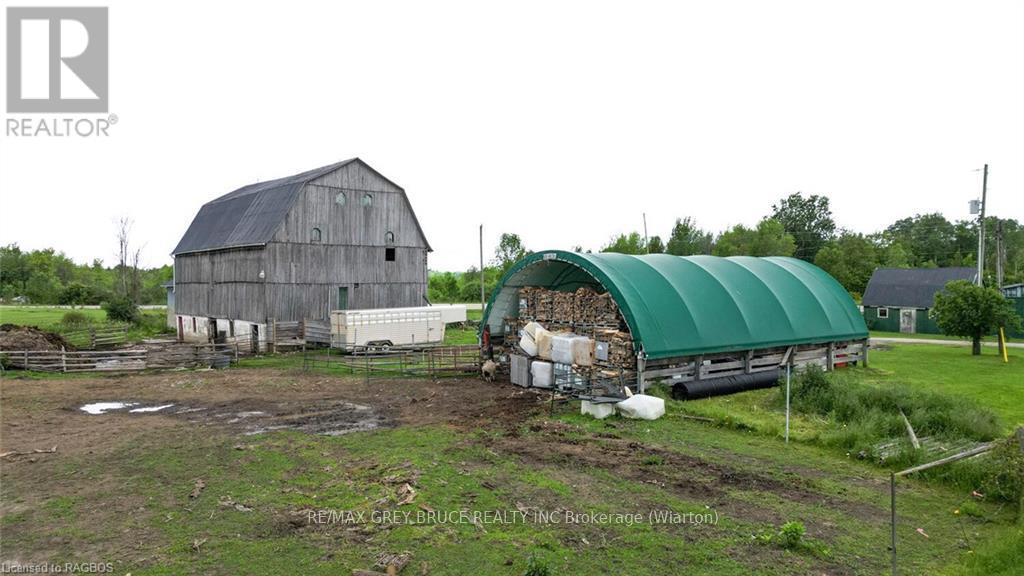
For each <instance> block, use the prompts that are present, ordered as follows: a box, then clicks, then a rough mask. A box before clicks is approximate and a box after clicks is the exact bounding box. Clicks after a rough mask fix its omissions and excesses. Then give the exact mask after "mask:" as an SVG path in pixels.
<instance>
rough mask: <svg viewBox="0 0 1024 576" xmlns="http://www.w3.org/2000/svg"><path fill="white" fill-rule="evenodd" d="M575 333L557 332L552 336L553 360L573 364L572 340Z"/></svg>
mask: <svg viewBox="0 0 1024 576" xmlns="http://www.w3.org/2000/svg"><path fill="white" fill-rule="evenodd" d="M574 338H576V335H575V334H555V335H554V336H553V337H552V338H551V360H552V361H553V362H558V363H559V364H572V341H573V339H574Z"/></svg>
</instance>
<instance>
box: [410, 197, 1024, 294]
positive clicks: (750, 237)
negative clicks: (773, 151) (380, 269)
mask: <svg viewBox="0 0 1024 576" xmlns="http://www.w3.org/2000/svg"><path fill="white" fill-rule="evenodd" d="M666 238H667V239H663V238H662V236H660V235H657V234H656V235H652V236H649V237H647V238H644V236H643V235H642V234H641V233H640V232H629V233H625V234H619V235H617V236H613V237H612V238H610V239H609V241H608V243H607V244H605V245H604V246H602V247H601V248H600V249H599V251H600V252H618V253H621V254H659V253H665V254H672V255H676V256H693V255H698V254H710V255H714V256H792V257H795V258H799V259H801V260H806V261H807V262H812V263H814V264H815V265H817V266H819V267H821V268H822V269H824V270H825V271H826V272H828V273H829V274H831V275H832V276H833V277H835V278H836V280H838V281H839V282H840V283H841V284H842V285H843V287H845V288H846V290H847V291H849V292H850V294H851V295H852V296H853V297H854V298H855V299H857V300H858V301H859V300H860V296H861V295H862V294H863V293H864V289H865V288H866V287H867V283H868V280H869V279H870V278H871V274H872V272H874V271H875V269H876V268H880V267H890V268H935V267H949V266H966V267H972V268H973V267H976V266H977V250H978V221H977V220H957V221H955V222H950V221H949V220H947V219H946V218H945V217H944V216H943V215H942V214H939V213H929V214H917V215H914V216H910V217H907V218H902V219H899V220H896V221H895V222H893V223H892V224H890V225H889V226H888V227H886V228H885V229H884V230H881V231H878V232H873V233H867V234H865V233H862V232H857V231H854V230H847V229H839V228H838V227H837V226H836V223H835V219H834V218H833V215H832V209H831V206H830V205H829V199H828V198H827V197H825V196H818V195H809V196H804V195H803V194H801V193H799V192H797V193H794V194H791V195H789V196H787V197H785V198H782V199H780V200H779V201H778V202H776V203H775V204H773V205H772V210H771V213H770V214H766V215H765V216H764V217H763V218H762V219H761V220H760V221H759V222H758V223H757V224H756V225H754V226H746V225H743V224H737V225H736V226H733V227H732V228H729V229H728V230H723V231H720V232H717V233H716V232H713V231H711V230H705V229H703V228H701V227H700V226H699V225H698V223H697V222H696V220H694V219H693V218H691V217H683V218H677V219H676V221H675V224H674V225H673V226H672V229H671V230H670V231H669V233H668V234H667V235H666ZM997 238H998V240H997ZM997 248H998V250H997ZM572 250H574V251H576V252H584V251H586V252H590V250H584V249H583V247H582V246H574V247H573V248H572ZM527 254H529V250H527V249H526V248H525V247H524V246H523V243H522V241H521V239H520V238H519V236H518V235H516V234H512V233H506V234H502V236H501V240H500V242H499V245H498V248H497V249H496V250H495V254H494V257H493V258H492V260H491V262H490V265H489V266H486V267H485V268H484V284H485V289H486V292H487V294H488V295H489V294H490V292H491V290H492V289H493V288H494V286H495V285H497V283H498V281H499V279H500V278H501V276H502V275H503V274H504V272H505V271H506V270H508V268H509V267H510V266H511V265H512V264H513V263H515V262H516V261H517V260H519V259H520V258H522V257H523V256H525V255H527ZM997 262H999V263H1001V264H1002V270H1003V277H1002V284H1003V285H1006V284H1014V283H1018V282H1024V226H1022V225H1021V224H1020V223H1019V222H1017V221H1016V220H1014V219H1001V218H998V217H995V216H989V217H986V218H985V278H984V280H985V284H986V285H988V286H996V284H997V283H998V282H997V279H996V270H997ZM429 296H430V299H431V300H432V301H437V302H475V301H477V300H479V299H480V271H479V270H478V269H477V268H476V267H471V268H470V269H469V270H467V271H466V272H461V273H459V272H431V274H430V279H429Z"/></svg>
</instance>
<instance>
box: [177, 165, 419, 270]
mask: <svg viewBox="0 0 1024 576" xmlns="http://www.w3.org/2000/svg"><path fill="white" fill-rule="evenodd" d="M353 162H359V163H360V164H362V165H363V166H364V167H366V168H367V169H369V170H370V171H372V172H373V173H375V174H377V175H378V176H380V177H381V178H384V176H382V175H381V174H380V173H379V172H377V171H376V170H374V169H373V168H372V167H370V165H368V164H367V163H365V162H363V161H362V160H360V159H359V158H350V159H348V160H343V161H341V162H336V163H334V164H330V165H327V166H321V167H320V168H314V169H313V170H307V171H306V172H301V173H299V174H295V175H292V176H285V177H284V178H278V179H276V180H268V181H266V182H257V183H256V184H249V185H248V186H243V187H241V188H239V189H238V190H235V191H234V192H230V193H228V194H225V195H223V196H221V197H219V198H216V199H214V200H211V201H209V202H207V203H206V204H204V205H203V207H202V208H200V210H199V213H198V214H196V217H195V218H194V219H193V220H192V224H191V225H189V227H188V230H187V231H185V235H184V236H182V238H181V240H180V241H179V242H178V245H177V246H176V247H175V248H174V251H172V252H171V254H172V255H175V256H177V255H179V254H185V253H188V252H204V251H209V250H223V249H227V248H243V247H248V246H263V245H265V244H266V243H267V242H269V241H270V240H271V239H272V238H273V237H274V233H275V232H277V229H278V228H279V227H280V226H281V223H282V222H283V221H284V219H285V217H286V216H287V215H288V211H289V210H291V208H292V205H293V204H295V200H296V199H297V198H298V197H299V193H300V192H301V191H302V187H303V186H305V185H306V184H307V183H309V182H311V181H313V180H316V179H317V178H320V177H321V176H326V175H327V174H330V173H331V172H334V171H335V170H338V169H339V168H342V167H344V166H347V165H348V164H351V163H353ZM384 179H385V180H387V178H384ZM388 182H391V181H390V180H388ZM391 183H392V184H394V182H391ZM394 186H395V187H396V188H398V189H399V190H402V187H401V186H398V185H397V184H394ZM403 193H404V190H403ZM413 220H414V221H415V222H416V227H417V229H418V230H419V232H420V235H421V236H423V240H424V243H426V236H425V235H424V234H423V228H422V227H421V226H420V223H419V220H418V219H417V218H416V214H415V212H414V213H413ZM427 250H430V245H429V244H427Z"/></svg>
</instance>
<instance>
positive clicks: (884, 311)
mask: <svg viewBox="0 0 1024 576" xmlns="http://www.w3.org/2000/svg"><path fill="white" fill-rule="evenodd" d="M878 317H879V318H888V317H889V309H888V308H879V309H878Z"/></svg>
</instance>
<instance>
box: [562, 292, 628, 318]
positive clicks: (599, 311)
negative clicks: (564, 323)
mask: <svg viewBox="0 0 1024 576" xmlns="http://www.w3.org/2000/svg"><path fill="white" fill-rule="evenodd" d="M620 318H621V316H620V314H619V307H618V306H616V305H615V299H613V298H612V295H611V294H609V293H607V292H605V293H604V294H598V293H597V292H596V291H594V290H592V289H590V288H587V287H583V288H580V289H578V290H576V292H575V293H574V294H573V321H574V322H576V323H578V324H593V325H595V326H609V327H612V326H619V324H620Z"/></svg>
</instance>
